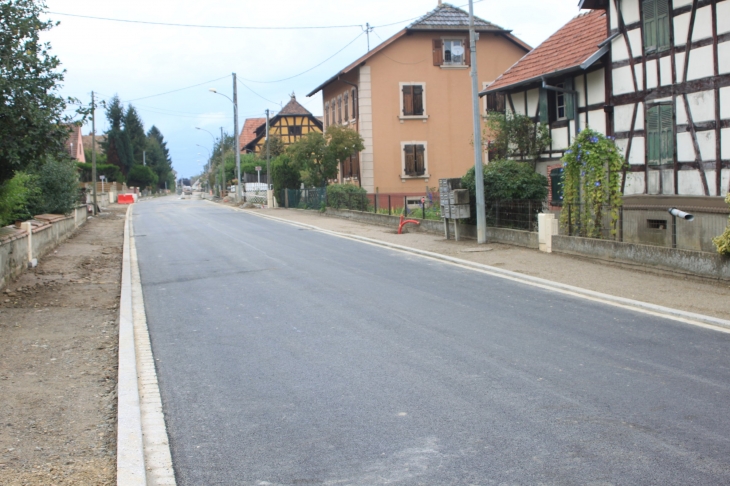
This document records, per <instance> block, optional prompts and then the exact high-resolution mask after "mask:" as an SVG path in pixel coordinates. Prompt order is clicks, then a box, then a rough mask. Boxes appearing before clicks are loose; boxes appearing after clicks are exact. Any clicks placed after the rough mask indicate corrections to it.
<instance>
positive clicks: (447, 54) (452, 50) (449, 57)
mask: <svg viewBox="0 0 730 486" xmlns="http://www.w3.org/2000/svg"><path fill="white" fill-rule="evenodd" d="M464 54H465V52H464V40H463V39H446V40H444V64H456V65H462V64H464Z"/></svg>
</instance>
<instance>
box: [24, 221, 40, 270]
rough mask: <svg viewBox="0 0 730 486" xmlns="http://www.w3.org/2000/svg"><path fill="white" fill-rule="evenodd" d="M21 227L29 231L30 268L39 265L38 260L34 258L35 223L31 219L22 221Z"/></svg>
mask: <svg viewBox="0 0 730 486" xmlns="http://www.w3.org/2000/svg"><path fill="white" fill-rule="evenodd" d="M20 227H21V228H22V229H24V230H25V231H26V233H28V268H34V267H35V266H36V265H38V260H37V259H36V258H33V225H32V224H31V223H30V221H26V222H24V223H21V225H20Z"/></svg>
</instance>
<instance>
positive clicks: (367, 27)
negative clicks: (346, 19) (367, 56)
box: [361, 23, 373, 52]
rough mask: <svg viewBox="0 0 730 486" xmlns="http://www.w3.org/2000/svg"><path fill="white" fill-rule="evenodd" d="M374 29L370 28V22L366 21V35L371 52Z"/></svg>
mask: <svg viewBox="0 0 730 486" xmlns="http://www.w3.org/2000/svg"><path fill="white" fill-rule="evenodd" d="M361 28H362V26H361ZM372 31H373V29H372V28H370V24H369V23H366V24H365V35H366V37H367V38H368V52H370V32H372Z"/></svg>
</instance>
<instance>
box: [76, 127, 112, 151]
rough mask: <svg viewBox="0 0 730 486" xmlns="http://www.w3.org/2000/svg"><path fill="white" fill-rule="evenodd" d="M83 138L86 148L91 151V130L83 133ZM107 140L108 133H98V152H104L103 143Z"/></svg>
mask: <svg viewBox="0 0 730 486" xmlns="http://www.w3.org/2000/svg"><path fill="white" fill-rule="evenodd" d="M81 139H82V140H83V142H84V150H89V151H91V132H89V134H88V135H83V136H82V137H81ZM104 142H106V135H97V136H96V153H97V154H102V153H104V148H103V146H102V145H103V143H104Z"/></svg>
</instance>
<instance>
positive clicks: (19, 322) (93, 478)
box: [0, 206, 126, 485]
mask: <svg viewBox="0 0 730 486" xmlns="http://www.w3.org/2000/svg"><path fill="white" fill-rule="evenodd" d="M125 212H126V207H119V206H112V207H110V208H108V210H107V211H105V212H104V213H102V214H100V215H99V216H98V217H96V218H92V219H90V220H88V221H87V223H86V224H85V225H84V226H82V227H81V228H79V230H78V231H77V232H76V233H75V234H74V235H73V236H72V237H71V238H69V239H68V240H67V241H66V242H64V243H62V244H61V245H60V246H59V247H58V248H56V250H55V251H54V252H52V253H51V254H49V255H47V256H46V257H45V258H43V259H42V260H41V261H40V262H39V265H38V267H37V268H36V269H34V270H29V271H26V272H24V273H23V274H22V275H21V276H20V277H19V278H18V279H17V280H16V281H15V282H12V283H10V284H9V285H8V286H7V287H6V288H5V289H3V290H2V292H1V293H0V410H2V413H0V484H3V485H21V484H22V485H51V484H83V485H102V484H104V485H106V484H115V483H116V403H117V400H116V378H117V362H118V361H117V342H118V317H119V311H118V307H119V292H120V282H121V266H122V243H123V232H124V217H125Z"/></svg>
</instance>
